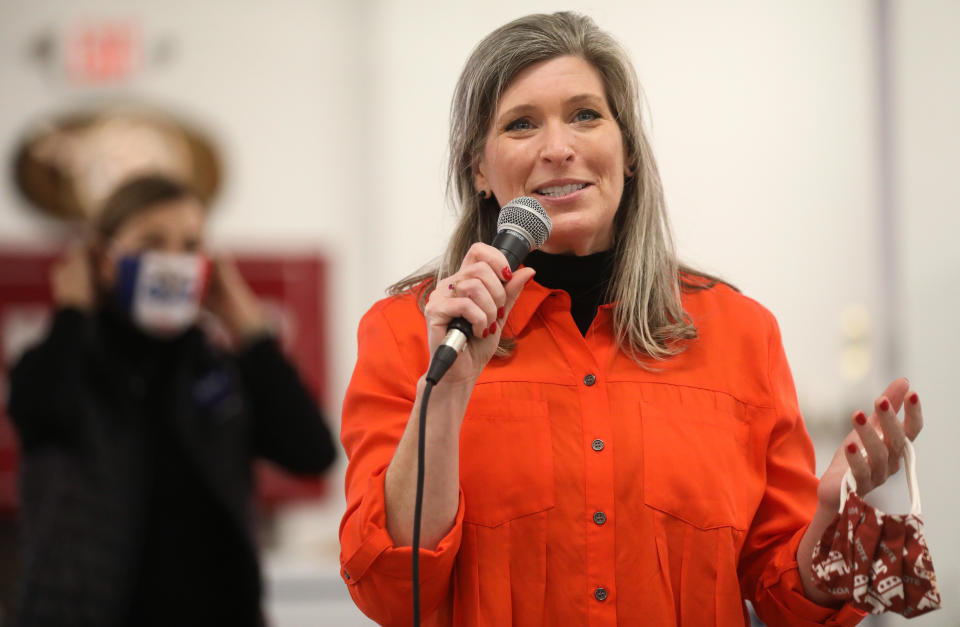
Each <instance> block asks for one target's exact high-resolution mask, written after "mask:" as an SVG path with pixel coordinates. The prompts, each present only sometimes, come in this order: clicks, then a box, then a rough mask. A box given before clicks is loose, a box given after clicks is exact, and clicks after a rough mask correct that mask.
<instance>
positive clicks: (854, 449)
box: [847, 442, 857, 453]
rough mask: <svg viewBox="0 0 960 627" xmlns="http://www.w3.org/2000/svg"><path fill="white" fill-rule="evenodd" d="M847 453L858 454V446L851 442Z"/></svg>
mask: <svg viewBox="0 0 960 627" xmlns="http://www.w3.org/2000/svg"><path fill="white" fill-rule="evenodd" d="M847 452H848V453H856V452H857V445H856V444H854V443H853V442H851V443H850V444H847Z"/></svg>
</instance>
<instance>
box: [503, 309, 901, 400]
mask: <svg viewBox="0 0 960 627" xmlns="http://www.w3.org/2000/svg"><path fill="white" fill-rule="evenodd" d="M506 314H507V310H506V308H504V307H497V318H501V319H502V318H503V317H504V316H505V315H506ZM914 396H916V394H914ZM913 402H914V403H916V402H917V401H913Z"/></svg>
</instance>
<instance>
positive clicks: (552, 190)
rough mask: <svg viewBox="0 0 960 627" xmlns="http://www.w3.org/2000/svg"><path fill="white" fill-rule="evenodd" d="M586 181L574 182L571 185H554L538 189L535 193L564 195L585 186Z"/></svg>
mask: <svg viewBox="0 0 960 627" xmlns="http://www.w3.org/2000/svg"><path fill="white" fill-rule="evenodd" d="M586 186H587V184H586V183H574V184H572V185H554V186H552V187H544V188H542V189H538V190H537V193H538V194H541V195H543V196H566V195H567V194H572V193H573V192H575V191H577V190H580V189H583V188H584V187H586Z"/></svg>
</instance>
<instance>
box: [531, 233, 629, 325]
mask: <svg viewBox="0 0 960 627" xmlns="http://www.w3.org/2000/svg"><path fill="white" fill-rule="evenodd" d="M524 265H527V266H529V267H531V268H533V269H534V270H536V271H537V276H536V277H535V279H536V281H537V283H539V284H540V285H542V286H544V287H547V288H550V289H555V290H564V291H565V292H567V293H568V294H570V303H571V304H570V314H571V315H572V316H573V320H574V321H575V322H576V323H577V328H578V329H580V334H581V335H586V334H587V329H589V328H590V324H591V323H592V322H593V319H594V317H596V315H597V308H598V307H599V306H600V305H602V304H603V303H604V302H606V297H607V293H606V292H607V285H608V284H609V283H610V276H611V275H612V274H613V251H604V252H600V253H594V254H592V255H585V256H583V257H578V256H576V255H552V254H550V253H545V252H543V251H541V250H535V251H533V252H531V253H530V254H529V255H527V258H526V260H524Z"/></svg>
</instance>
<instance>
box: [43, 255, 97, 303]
mask: <svg viewBox="0 0 960 627" xmlns="http://www.w3.org/2000/svg"><path fill="white" fill-rule="evenodd" d="M50 289H51V291H52V293H53V302H54V304H55V305H56V306H57V307H58V308H64V307H73V308H76V309H80V310H81V311H91V310H92V309H93V307H94V304H95V302H96V290H95V289H94V282H93V263H92V261H91V258H90V249H89V248H88V247H87V246H85V245H84V244H81V243H76V244H73V245H72V246H70V248H68V249H67V252H66V254H64V256H63V258H61V259H60V260H59V261H58V262H56V263H55V264H54V266H53V268H52V269H51V270H50Z"/></svg>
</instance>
